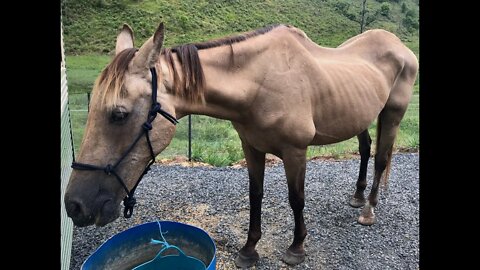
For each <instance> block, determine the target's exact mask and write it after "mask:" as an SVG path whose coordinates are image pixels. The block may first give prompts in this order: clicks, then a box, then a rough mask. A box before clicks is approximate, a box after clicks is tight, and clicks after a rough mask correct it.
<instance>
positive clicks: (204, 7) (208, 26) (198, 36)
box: [62, 0, 418, 55]
mask: <svg viewBox="0 0 480 270" xmlns="http://www.w3.org/2000/svg"><path fill="white" fill-rule="evenodd" d="M361 3H362V1H361V0H341V1H336V0H295V1H294V0H266V1H252V0H246V1H244V0H242V1H240V0H216V1H215V0H170V1H167V0H144V1H142V0H128V1H127V0H116V1H113V0H63V1H62V15H63V26H64V41H65V48H66V53H67V55H82V54H108V53H110V52H111V51H112V50H113V49H114V48H115V37H116V35H117V33H118V29H119V28H120V26H121V25H122V23H124V22H126V23H128V24H129V25H130V26H132V28H133V29H134V32H135V38H136V46H140V45H141V44H142V43H143V42H144V41H145V40H146V39H147V38H148V37H150V36H151V35H152V34H153V31H154V30H155V28H156V27H157V26H158V23H159V22H160V21H164V22H165V25H166V31H167V32H166V37H165V45H166V46H172V45H178V44H184V43H188V42H194V41H204V40H208V39H211V38H215V37H220V36H225V35H231V34H233V33H238V32H244V31H249V30H252V29H256V28H260V27H264V26H266V25H269V24H275V23H285V24H291V25H294V26H296V27H298V28H300V29H302V30H303V31H305V33H307V35H308V36H309V37H310V38H311V39H312V40H313V41H315V42H317V43H318V44H320V45H322V46H337V45H339V44H340V43H342V42H343V41H344V40H346V39H348V38H349V37H351V36H353V35H355V34H357V33H359V30H360V24H359V23H358V22H357V20H359V13H360V11H361ZM367 15H369V16H370V17H369V18H374V19H375V20H374V21H373V22H372V23H370V24H369V25H368V26H367V27H366V29H372V28H384V29H386V30H389V31H391V32H393V33H395V34H397V35H398V36H399V37H400V38H401V39H402V40H403V41H404V42H405V43H406V44H407V46H409V47H410V48H411V49H412V50H413V51H414V52H415V53H416V54H417V55H418V0H368V1H367ZM369 18H367V21H370V20H369Z"/></svg>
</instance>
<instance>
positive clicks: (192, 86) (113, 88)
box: [94, 24, 289, 108]
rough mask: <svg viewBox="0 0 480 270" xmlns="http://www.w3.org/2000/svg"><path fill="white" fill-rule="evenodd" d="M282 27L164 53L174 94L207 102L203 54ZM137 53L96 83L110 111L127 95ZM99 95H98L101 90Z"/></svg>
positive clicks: (121, 58) (123, 56) (123, 55)
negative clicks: (127, 78)
mask: <svg viewBox="0 0 480 270" xmlns="http://www.w3.org/2000/svg"><path fill="white" fill-rule="evenodd" d="M279 26H281V24H277V25H270V26H267V27H264V28H260V29H257V30H254V31H250V32H246V33H242V34H240V35H236V36H230V37H224V38H220V39H216V40H211V41H206V42H201V43H190V44H185V45H179V46H175V47H172V48H165V49H162V52H161V53H162V54H163V55H165V59H166V61H167V64H168V66H169V69H170V70H171V71H172V72H173V85H174V89H172V90H173V94H174V95H176V96H179V97H182V98H185V99H186V100H188V101H190V102H192V103H197V102H202V101H203V100H204V92H205V76H204V74H203V69H202V65H201V63H200V59H199V57H198V51H199V50H204V49H209V48H214V47H220V46H224V45H231V44H234V43H238V42H241V41H244V40H247V39H249V38H252V37H255V36H258V35H263V34H265V33H267V32H269V31H271V30H272V29H274V28H277V27H279ZM287 27H289V26H287ZM137 50H138V49H136V48H129V49H125V50H123V51H121V52H120V53H118V54H117V55H116V56H115V57H114V59H113V60H112V62H110V64H108V65H107V67H105V69H104V70H103V71H102V73H101V74H100V76H99V77H98V79H97V81H96V82H95V86H94V90H95V89H97V88H101V89H104V90H103V93H102V96H101V98H102V104H104V105H106V106H107V108H113V107H114V106H116V103H117V101H118V100H119V99H120V98H123V97H125V95H126V94H127V93H126V91H125V89H124V88H123V81H124V76H125V72H126V71H127V70H128V64H129V63H130V61H131V60H132V59H133V57H134V56H135V52H136V51H137ZM174 53H176V55H177V59H178V61H179V63H180V68H181V71H182V74H183V78H184V79H183V80H181V79H180V76H179V75H178V71H177V67H176V66H175V64H174V59H173V54H174ZM95 92H98V90H97V91H95Z"/></svg>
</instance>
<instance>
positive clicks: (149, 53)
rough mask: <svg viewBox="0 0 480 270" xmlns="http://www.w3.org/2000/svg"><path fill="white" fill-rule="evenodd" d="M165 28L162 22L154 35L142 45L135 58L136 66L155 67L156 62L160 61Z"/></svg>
mask: <svg viewBox="0 0 480 270" xmlns="http://www.w3.org/2000/svg"><path fill="white" fill-rule="evenodd" d="M164 30H165V28H164V26H163V22H162V23H160V25H159V26H158V28H157V31H155V34H154V35H153V37H151V38H150V39H149V40H147V41H146V42H145V43H144V44H143V45H142V47H140V49H139V50H138V54H137V55H136V56H135V58H133V63H134V65H135V66H136V67H138V68H141V69H143V68H151V67H155V63H157V61H158V58H159V56H160V51H161V49H162V45H163V34H164Z"/></svg>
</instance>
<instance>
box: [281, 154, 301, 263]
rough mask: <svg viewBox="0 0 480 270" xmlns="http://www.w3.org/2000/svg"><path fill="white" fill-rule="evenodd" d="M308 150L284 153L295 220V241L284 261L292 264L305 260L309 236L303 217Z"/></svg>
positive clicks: (286, 253) (289, 198)
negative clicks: (306, 240) (305, 247)
mask: <svg viewBox="0 0 480 270" xmlns="http://www.w3.org/2000/svg"><path fill="white" fill-rule="evenodd" d="M306 152H307V149H292V150H289V151H284V152H283V153H282V159H283V163H284V167H285V174H286V176H287V182H288V200H289V202H290V206H291V207H292V210H293V217H294V220H295V230H294V232H293V234H294V235H293V243H292V244H291V245H290V247H289V248H288V249H287V251H286V252H285V255H284V256H283V261H284V262H285V263H287V264H290V265H296V264H299V263H301V262H303V261H304V260H305V250H304V248H303V241H304V240H305V237H306V236H307V229H306V228H305V221H304V219H303V208H304V206H305V191H304V190H305V187H304V185H305V169H306Z"/></svg>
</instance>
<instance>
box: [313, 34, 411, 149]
mask: <svg viewBox="0 0 480 270" xmlns="http://www.w3.org/2000/svg"><path fill="white" fill-rule="evenodd" d="M315 58H316V60H317V63H318V66H319V69H320V70H321V71H322V73H321V74H319V75H318V76H319V80H321V81H323V83H322V87H321V88H318V89H312V99H313V101H314V103H315V104H316V105H315V106H313V108H314V112H313V113H312V115H313V117H314V119H313V121H314V123H315V127H316V135H315V137H314V139H313V140H312V144H329V143H335V142H339V141H343V140H346V139H348V138H351V137H353V136H355V135H357V134H359V133H360V132H362V131H363V130H365V129H366V128H368V126H369V125H370V124H371V123H372V122H373V121H374V120H375V119H376V117H377V116H378V114H379V113H380V111H381V110H382V109H383V108H384V107H385V105H386V104H387V101H388V100H389V99H391V98H392V91H396V92H398V93H395V95H394V96H396V97H398V99H397V100H399V102H398V104H400V105H399V106H403V107H405V106H407V105H408V101H409V99H410V96H411V92H412V87H413V83H414V80H415V77H416V72H417V69H418V62H417V59H416V57H415V55H414V54H413V53H412V52H411V51H410V49H408V48H407V47H406V46H405V45H404V44H403V43H402V42H401V41H400V39H399V38H398V37H396V36H395V35H394V34H392V33H390V32H388V31H385V30H369V31H367V32H365V33H362V34H360V35H357V36H355V37H352V38H351V39H349V40H347V41H346V42H344V43H342V44H341V45H340V46H339V47H338V48H336V49H334V50H321V49H319V50H318V51H317V52H316V53H315ZM398 81H400V82H398ZM399 84H402V85H403V86H402V87H394V86H395V85H399ZM347 123H348V124H347Z"/></svg>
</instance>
